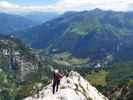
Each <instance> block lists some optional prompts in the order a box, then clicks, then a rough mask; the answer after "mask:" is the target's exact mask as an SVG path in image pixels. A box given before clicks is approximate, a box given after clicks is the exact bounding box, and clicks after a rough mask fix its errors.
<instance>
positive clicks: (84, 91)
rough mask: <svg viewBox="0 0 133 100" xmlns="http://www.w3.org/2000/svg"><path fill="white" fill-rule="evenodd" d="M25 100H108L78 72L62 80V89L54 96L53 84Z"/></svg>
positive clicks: (71, 73)
mask: <svg viewBox="0 0 133 100" xmlns="http://www.w3.org/2000/svg"><path fill="white" fill-rule="evenodd" d="M24 100H108V99H107V98H106V97H105V96H103V95H102V94H101V93H100V92H98V90H97V89H96V88H95V87H93V86H92V85H91V84H90V83H88V81H86V80H85V79H84V78H83V77H82V76H80V74H78V73H77V72H74V71H72V72H70V74H69V76H68V77H64V78H63V79H62V80H61V84H60V89H59V91H58V92H56V93H55V94H54V95H53V94H52V84H49V85H48V86H46V87H44V88H43V89H42V90H41V91H39V92H38V94H35V95H33V96H31V97H27V98H25V99H24Z"/></svg>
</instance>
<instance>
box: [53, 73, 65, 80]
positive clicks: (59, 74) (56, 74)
mask: <svg viewBox="0 0 133 100" xmlns="http://www.w3.org/2000/svg"><path fill="white" fill-rule="evenodd" d="M62 78H63V75H62V74H61V73H54V81H58V80H61V79H62Z"/></svg>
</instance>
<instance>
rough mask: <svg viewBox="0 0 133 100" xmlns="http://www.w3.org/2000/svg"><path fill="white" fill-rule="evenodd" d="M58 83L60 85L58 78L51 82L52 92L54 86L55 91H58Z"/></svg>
mask: <svg viewBox="0 0 133 100" xmlns="http://www.w3.org/2000/svg"><path fill="white" fill-rule="evenodd" d="M59 85H60V80H56V81H54V82H53V94H54V93H55V88H56V92H58V88H59Z"/></svg>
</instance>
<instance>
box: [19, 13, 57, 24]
mask: <svg viewBox="0 0 133 100" xmlns="http://www.w3.org/2000/svg"><path fill="white" fill-rule="evenodd" d="M19 15H21V16H24V17H25V18H27V19H30V20H32V21H34V22H36V23H37V24H38V25H39V24H42V23H45V22H46V21H49V20H52V19H54V18H56V17H58V16H59V15H60V14H58V13H56V12H29V13H22V14H19Z"/></svg>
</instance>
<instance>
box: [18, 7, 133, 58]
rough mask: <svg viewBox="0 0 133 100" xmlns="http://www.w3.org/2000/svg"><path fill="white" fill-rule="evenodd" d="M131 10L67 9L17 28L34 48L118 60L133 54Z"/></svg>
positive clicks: (132, 16) (132, 14) (132, 17)
mask: <svg viewBox="0 0 133 100" xmlns="http://www.w3.org/2000/svg"><path fill="white" fill-rule="evenodd" d="M132 33H133V12H114V11H103V10H100V9H95V10H91V11H83V12H67V13H65V14H64V15H62V16H60V17H58V18H56V19H54V20H51V21H48V22H46V23H44V24H42V25H39V26H36V27H32V28H30V29H27V30H24V31H18V32H16V35H17V36H18V37H19V38H22V39H23V40H24V41H25V42H28V43H30V44H31V46H32V47H35V48H48V50H49V51H50V52H53V51H54V52H55V51H56V52H64V51H66V52H70V53H72V54H73V55H74V56H77V57H82V58H87V57H90V58H91V59H101V58H104V57H106V56H108V55H111V56H113V57H114V58H115V59H117V60H119V59H122V60H130V59H132V58H133V55H132V49H133V48H132V45H133V42H132V41H133V38H132V37H133V34H132Z"/></svg>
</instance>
